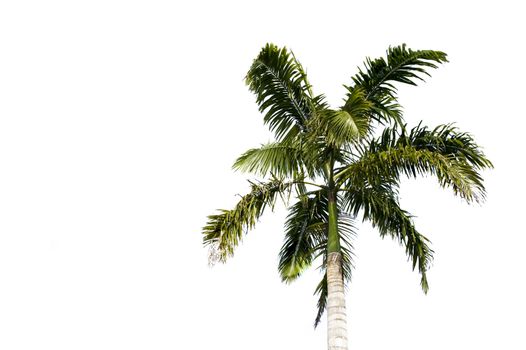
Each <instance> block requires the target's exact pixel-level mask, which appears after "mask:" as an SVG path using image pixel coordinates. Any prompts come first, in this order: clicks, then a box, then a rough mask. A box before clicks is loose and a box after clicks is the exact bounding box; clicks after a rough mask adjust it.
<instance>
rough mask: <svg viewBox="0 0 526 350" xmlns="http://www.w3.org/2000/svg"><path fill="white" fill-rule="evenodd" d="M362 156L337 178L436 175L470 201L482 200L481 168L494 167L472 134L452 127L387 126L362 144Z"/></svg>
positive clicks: (354, 181) (371, 180)
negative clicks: (407, 131) (409, 128)
mask: <svg viewBox="0 0 526 350" xmlns="http://www.w3.org/2000/svg"><path fill="white" fill-rule="evenodd" d="M360 151H361V156H360V158H359V159H358V160H357V161H356V162H354V163H352V164H350V165H348V166H346V167H344V168H342V169H340V170H339V172H338V174H337V175H336V177H337V178H338V181H339V182H340V183H343V182H347V183H348V186H356V185H357V186H362V184H380V183H382V182H386V181H387V182H392V181H394V182H398V179H399V177H400V175H401V174H405V175H406V176H408V177H416V176H417V175H425V174H431V175H435V176H436V177H437V178H438V180H439V183H440V185H441V186H443V187H446V186H450V187H452V188H453V191H454V193H455V194H457V195H459V196H460V197H462V198H464V199H465V200H466V201H468V202H471V201H481V200H483V199H484V197H485V187H484V184H483V180H482V177H481V175H480V173H479V172H478V171H479V170H480V169H483V168H488V167H492V164H491V162H490V161H489V160H488V159H487V158H486V157H485V156H484V154H483V153H482V151H480V148H479V147H478V146H477V145H476V144H475V143H474V141H473V139H472V138H471V136H469V135H468V134H466V133H460V132H458V131H457V130H456V129H455V128H453V127H451V126H439V127H437V128H435V129H434V130H432V131H429V130H427V129H426V128H422V127H421V126H417V127H415V128H413V129H412V130H411V132H410V133H409V134H407V133H406V131H405V128H402V129H401V130H400V129H399V128H397V127H393V128H387V129H386V130H385V131H384V132H383V134H382V136H381V137H380V138H379V139H377V140H371V141H370V142H369V143H368V145H367V146H366V147H362V149H361V150H360Z"/></svg>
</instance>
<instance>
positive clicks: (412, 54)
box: [348, 44, 447, 123]
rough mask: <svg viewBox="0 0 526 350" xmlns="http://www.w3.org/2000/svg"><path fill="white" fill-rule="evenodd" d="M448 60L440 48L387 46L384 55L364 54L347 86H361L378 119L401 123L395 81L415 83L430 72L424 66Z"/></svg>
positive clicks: (433, 66)
mask: <svg viewBox="0 0 526 350" xmlns="http://www.w3.org/2000/svg"><path fill="white" fill-rule="evenodd" d="M444 62H447V55H446V54H445V53H444V52H441V51H433V50H416V51H414V50H411V49H410V48H407V47H406V45H405V44H402V45H399V46H395V47H389V49H388V50H387V57H386V58H383V57H380V58H376V59H374V60H373V59H370V58H367V59H366V61H365V63H364V65H365V70H362V69H359V72H358V74H356V75H355V76H354V77H353V78H352V80H353V83H354V85H353V86H352V87H350V88H348V89H349V91H350V92H351V93H352V91H353V90H354V89H355V88H361V89H363V90H364V91H365V92H366V98H367V99H368V100H369V101H371V102H372V103H373V105H374V107H375V109H376V111H377V113H376V119H377V120H378V121H390V120H395V121H396V122H398V123H402V112H401V108H400V106H399V105H398V103H397V100H396V92H397V89H396V86H395V85H394V83H395V82H398V83H403V84H409V85H416V82H417V81H418V80H421V81H422V80H423V76H425V75H427V76H429V75H430V74H429V72H428V71H427V69H429V68H437V67H438V65H437V64H439V63H444Z"/></svg>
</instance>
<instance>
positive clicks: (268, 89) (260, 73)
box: [245, 44, 321, 140]
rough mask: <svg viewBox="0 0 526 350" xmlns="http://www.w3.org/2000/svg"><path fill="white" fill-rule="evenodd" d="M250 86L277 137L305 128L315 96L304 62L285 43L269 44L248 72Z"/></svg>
mask: <svg viewBox="0 0 526 350" xmlns="http://www.w3.org/2000/svg"><path fill="white" fill-rule="evenodd" d="M245 79H246V83H247V85H248V86H249V89H250V90H251V91H252V92H254V94H255V95H256V102H257V104H258V105H259V110H260V111H261V112H262V113H264V114H265V115H264V119H263V120H264V122H265V123H266V124H268V125H269V128H270V130H271V131H273V132H274V133H275V135H276V138H277V139H278V140H283V139H291V138H294V136H296V135H297V134H298V133H300V132H302V131H305V128H306V126H305V123H306V121H307V119H308V118H309V117H310V115H311V113H312V112H313V110H314V108H315V106H314V104H315V103H316V102H317V101H318V102H321V101H319V100H320V99H321V97H318V99H315V98H314V96H313V95H312V91H311V86H310V84H309V82H308V80H307V75H306V74H305V71H304V69H303V67H302V66H301V64H300V63H299V62H298V61H297V60H296V58H295V57H294V55H293V54H292V53H290V52H289V51H288V50H287V49H286V48H285V47H283V48H278V47H277V46H276V45H274V44H267V45H266V46H265V47H264V48H263V49H262V50H261V52H260V53H259V55H258V56H257V57H256V59H255V60H254V62H253V63H252V66H251V67H250V69H249V71H248V73H247V75H246V78H245Z"/></svg>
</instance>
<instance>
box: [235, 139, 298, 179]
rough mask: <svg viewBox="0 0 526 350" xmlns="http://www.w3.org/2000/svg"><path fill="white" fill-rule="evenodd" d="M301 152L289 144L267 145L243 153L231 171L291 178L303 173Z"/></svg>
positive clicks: (276, 143)
mask: <svg viewBox="0 0 526 350" xmlns="http://www.w3.org/2000/svg"><path fill="white" fill-rule="evenodd" d="M304 162H305V160H304V157H302V154H301V150H300V149H299V148H298V147H296V146H295V145H293V144H291V143H287V144H283V143H279V142H273V143H268V144H265V145H262V146H261V147H260V148H252V149H249V150H248V151H246V152H245V153H243V154H242V155H241V156H240V157H239V158H238V159H237V160H236V162H235V163H234V165H233V169H235V170H240V171H243V172H250V173H253V174H255V175H260V176H267V175H268V174H270V173H272V174H274V175H276V176H279V177H286V178H292V177H294V176H296V175H298V174H300V173H303V169H305V167H304V166H303V163H304Z"/></svg>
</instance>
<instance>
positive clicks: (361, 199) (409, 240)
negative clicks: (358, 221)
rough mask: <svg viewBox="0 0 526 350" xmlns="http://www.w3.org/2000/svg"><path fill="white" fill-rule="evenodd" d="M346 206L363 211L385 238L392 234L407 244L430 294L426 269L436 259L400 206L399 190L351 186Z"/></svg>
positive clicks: (346, 197) (353, 210) (425, 288)
mask: <svg viewBox="0 0 526 350" xmlns="http://www.w3.org/2000/svg"><path fill="white" fill-rule="evenodd" d="M343 195H344V198H345V201H344V207H345V208H346V209H347V210H349V211H350V212H351V213H353V214H354V215H358V214H359V213H360V212H361V213H362V215H363V220H368V221H370V222H371V223H372V225H373V226H374V227H376V228H377V229H378V230H379V231H380V235H381V236H382V237H384V236H385V235H389V236H391V237H392V238H394V239H396V240H398V241H399V243H400V244H402V245H404V247H405V250H406V254H407V256H408V259H410V260H411V261H412V266H413V270H414V269H415V267H416V266H418V270H419V272H420V275H421V280H420V284H421V286H422V290H423V291H424V292H425V293H427V291H428V288H429V285H428V282H427V276H426V272H427V269H428V268H429V265H430V262H431V260H432V258H433V251H432V250H431V248H430V247H429V245H428V244H429V243H430V242H429V240H428V239H427V238H426V237H424V236H423V235H422V234H420V233H419V232H418V231H417V230H416V229H415V227H414V224H413V220H412V219H411V215H410V214H409V213H408V212H407V211H405V210H403V209H401V208H400V205H399V203H398V196H397V192H396V190H394V189H393V188H392V187H390V186H389V185H378V186H375V187H373V186H367V187H363V188H357V187H355V188H352V189H349V190H347V191H345V192H344V193H343Z"/></svg>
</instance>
